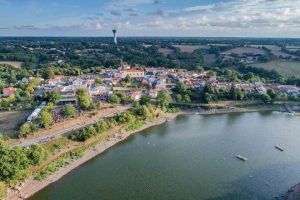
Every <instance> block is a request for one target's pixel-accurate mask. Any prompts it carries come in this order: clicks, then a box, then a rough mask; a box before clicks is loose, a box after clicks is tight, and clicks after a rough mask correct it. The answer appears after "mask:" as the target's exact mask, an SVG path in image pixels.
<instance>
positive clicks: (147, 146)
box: [30, 112, 300, 200]
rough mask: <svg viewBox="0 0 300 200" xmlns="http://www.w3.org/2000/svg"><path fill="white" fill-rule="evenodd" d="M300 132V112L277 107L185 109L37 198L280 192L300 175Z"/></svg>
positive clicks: (267, 195) (213, 197) (216, 198)
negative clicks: (211, 111)
mask: <svg viewBox="0 0 300 200" xmlns="http://www.w3.org/2000/svg"><path fill="white" fill-rule="evenodd" d="M299 133H300V120H299V118H295V117H291V116H288V115H284V114H278V113H271V112H264V113H236V114H234V113H231V114H220V115H207V116H194V115H193V116H180V117H178V118H177V119H176V120H174V121H171V122H168V123H165V124H163V125H161V126H156V127H152V128H150V129H147V130H145V131H142V132H141V133H139V134H136V135H133V136H131V137H130V138H129V139H128V140H126V141H124V142H122V143H121V144H119V145H117V146H115V147H113V148H111V149H110V150H108V151H107V152H106V153H105V154H102V155H100V156H98V157H97V158H95V159H92V160H91V161H89V162H87V163H85V164H83V165H82V166H80V167H79V168H77V169H76V170H73V171H72V172H71V173H70V174H68V175H66V176H65V177H63V178H62V179H61V180H59V181H58V182H56V183H54V184H52V185H50V186H48V187H47V188H45V189H44V190H42V191H40V192H39V193H37V194H36V195H35V196H33V197H32V198H30V200H38V199H43V200H44V199H45V200H48V199H49V200H50V199H72V200H77V199H78V200H79V199H88V200H89V199H91V200H92V199H103V200H106V199H109V200H111V199H118V200H119V199H134V200H135V199H136V200H139V199H146V200H148V199H149V200H150V199H172V200H173V199H175V200H176V199H178V200H179V199H180V200H181V199H197V200H198V199H210V200H224V199H225V200H226V199H228V200H229V199H230V200H232V199H239V200H240V199H246V200H248V199H249V200H250V199H251V200H252V199H273V198H274V197H278V196H280V195H281V194H283V193H284V192H285V191H287V190H288V188H290V187H291V186H292V185H294V184H296V183H297V182H300V137H299ZM279 144H280V145H281V146H282V147H283V148H284V152H280V151H278V150H276V149H275V148H274V146H275V145H279ZM238 154H242V155H243V156H245V157H247V158H248V159H249V160H248V161H247V162H242V161H239V160H237V159H236V155H238Z"/></svg>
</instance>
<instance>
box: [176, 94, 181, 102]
mask: <svg viewBox="0 0 300 200" xmlns="http://www.w3.org/2000/svg"><path fill="white" fill-rule="evenodd" d="M175 99H176V101H177V102H178V103H181V102H182V96H181V94H176V95H175Z"/></svg>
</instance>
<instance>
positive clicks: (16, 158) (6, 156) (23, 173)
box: [0, 138, 47, 184]
mask: <svg viewBox="0 0 300 200" xmlns="http://www.w3.org/2000/svg"><path fill="white" fill-rule="evenodd" d="M46 158H47V151H46V150H45V149H44V148H43V147H41V146H38V145H31V146H30V147H29V148H24V147H15V148H10V147H9V146H7V145H6V144H5V142H4V141H3V139H2V138H1V139H0V182H1V181H3V182H6V183H8V184H16V183H18V182H20V181H22V180H25V179H26V178H28V177H29V176H30V175H31V171H30V170H29V169H30V167H32V166H39V165H40V164H41V163H42V162H43V161H44V160H46Z"/></svg>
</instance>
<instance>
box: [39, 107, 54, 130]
mask: <svg viewBox="0 0 300 200" xmlns="http://www.w3.org/2000/svg"><path fill="white" fill-rule="evenodd" d="M39 121H40V123H41V124H42V125H43V127H44V128H48V127H49V126H50V125H51V124H52V123H53V118H52V115H51V113H48V112H47V111H45V110H43V111H42V112H41V114H40V117H39Z"/></svg>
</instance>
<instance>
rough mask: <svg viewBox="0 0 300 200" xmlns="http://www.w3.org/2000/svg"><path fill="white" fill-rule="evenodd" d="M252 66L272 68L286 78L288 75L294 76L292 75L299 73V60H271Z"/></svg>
mask: <svg viewBox="0 0 300 200" xmlns="http://www.w3.org/2000/svg"><path fill="white" fill-rule="evenodd" d="M252 66H253V67H259V68H264V69H268V70H272V69H274V70H276V71H277V72H278V73H280V74H281V75H283V76H284V77H286V78H287V77H290V76H294V75H298V76H299V74H300V62H292V61H286V62H285V61H271V62H268V63H258V64H253V65H252Z"/></svg>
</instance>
